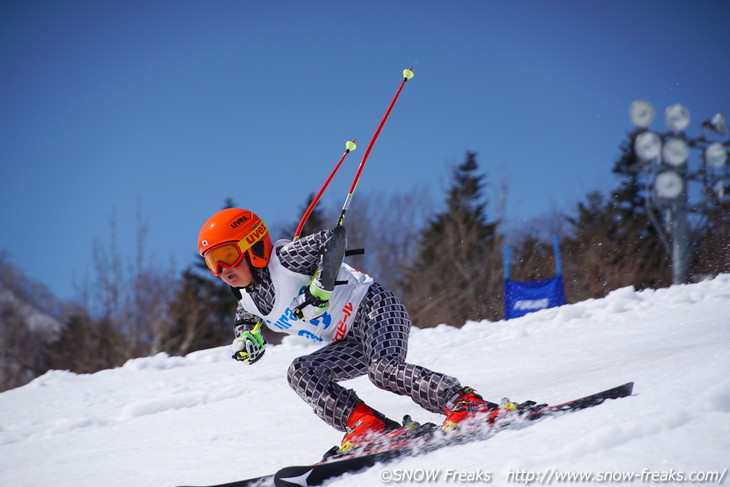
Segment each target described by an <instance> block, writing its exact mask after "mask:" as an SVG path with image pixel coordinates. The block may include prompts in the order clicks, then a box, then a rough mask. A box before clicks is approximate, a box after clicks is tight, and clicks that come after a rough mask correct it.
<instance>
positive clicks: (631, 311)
mask: <svg viewBox="0 0 730 487" xmlns="http://www.w3.org/2000/svg"><path fill="white" fill-rule="evenodd" d="M313 350H315V346H314V345H311V344H309V343H307V342H304V341H302V340H300V339H297V338H294V337H287V338H286V339H285V340H284V342H283V343H282V344H281V345H278V346H272V347H269V349H268V350H267V352H266V355H265V356H264V357H263V359H262V360H260V361H259V362H258V363H256V364H254V365H250V366H249V365H246V364H242V363H238V362H236V361H234V360H231V358H230V351H229V348H228V346H221V347H219V348H214V349H210V350H204V351H199V352H195V353H191V354H190V355H188V356H186V357H168V356H166V355H164V354H160V355H157V356H154V357H149V358H141V359H135V360H130V361H129V362H127V363H126V364H125V365H124V366H122V367H119V368H117V369H113V370H104V371H101V372H98V373H95V374H90V375H78V374H73V373H71V372H67V371H50V372H48V373H46V374H45V375H43V376H41V377H39V378H37V379H35V380H33V381H32V382H31V383H29V384H28V385H26V386H23V387H20V388H17V389H14V390H10V391H6V392H4V393H2V394H0V485H2V486H12V487H23V486H27V487H37V486H53V487H63V486H73V487H98V486H106V487H113V486H134V487H148V486H149V487H167V486H169V487H173V486H175V485H196V484H198V485H206V484H213V483H219V482H227V481H233V480H239V479H243V478H248V477H253V476H258V475H263V474H267V473H273V472H274V471H276V470H277V469H278V468H280V467H283V466H286V465H289V464H303V463H310V462H314V461H316V460H318V459H319V458H320V456H321V454H322V453H323V452H324V451H326V450H327V449H328V448H329V447H330V446H332V445H333V444H336V443H339V441H340V439H341V433H339V432H336V431H334V430H332V429H331V428H330V427H328V426H326V425H325V424H324V423H323V422H321V421H320V420H319V419H318V418H317V417H316V416H315V415H314V414H313V413H312V412H311V410H310V409H309V407H308V406H307V405H305V404H304V402H303V401H301V400H300V399H299V398H298V397H297V396H296V395H295V394H294V392H293V391H292V390H291V389H290V388H289V386H288V385H287V382H286V377H285V374H286V369H287V367H288V364H289V363H290V362H291V360H292V359H293V358H295V357H297V356H299V355H302V354H306V353H309V352H311V351H313ZM408 358H409V361H411V362H414V363H418V364H421V365H424V366H426V367H429V368H431V369H434V370H437V371H441V372H445V373H449V374H452V375H455V376H457V377H458V378H460V380H461V381H462V383H463V384H465V385H470V386H472V387H475V388H476V389H477V390H478V391H479V392H480V393H482V395H484V396H485V398H487V399H490V400H493V401H499V400H500V399H501V398H502V397H504V396H508V397H509V398H511V399H512V400H515V401H523V400H527V399H534V400H536V401H541V402H551V403H555V402H562V401H564V400H568V399H572V398H575V397H579V396H582V395H585V394H589V393H593V392H597V391H599V390H603V389H606V388H609V387H612V386H616V385H619V384H623V383H625V382H629V381H635V383H636V385H635V388H634V395H632V396H631V397H627V398H623V399H617V400H613V401H607V402H606V403H604V404H603V405H601V406H599V407H596V408H592V409H587V410H583V411H579V412H575V413H572V414H566V415H562V416H559V417H555V418H547V419H545V420H543V421H539V422H537V423H534V424H532V425H530V426H529V427H526V428H523V429H519V430H505V431H502V432H499V433H498V434H497V435H495V436H493V437H492V438H490V439H488V440H486V441H482V442H478V443H472V444H466V445H461V446H453V447H448V448H444V449H441V450H438V451H435V452H432V453H429V454H427V455H423V456H418V457H410V458H405V459H401V460H398V461H395V462H392V463H389V464H387V465H383V466H376V467H373V468H371V469H369V470H366V471H363V472H360V473H357V474H348V475H346V476H344V477H341V478H338V479H335V480H332V481H331V482H329V483H328V484H327V485H329V486H347V487H353V486H376V485H384V484H385V483H387V481H389V480H390V481H394V482H397V483H399V484H414V483H420V484H428V485H459V484H471V485H473V484H475V483H487V482H488V483H489V484H491V485H509V484H520V483H528V481H532V482H534V483H539V482H540V481H542V482H543V483H547V481H548V480H549V481H551V482H553V483H557V480H558V476H560V475H566V474H574V475H577V474H583V475H589V476H592V479H591V480H593V481H594V482H595V481H597V480H603V481H604V482H605V483H623V482H626V483H628V482H629V481H628V480H620V478H623V479H626V477H619V476H622V475H623V476H625V475H631V474H635V475H636V477H635V478H634V479H633V483H634V484H639V485H642V484H646V485H648V484H651V483H661V484H663V485H670V484H672V483H680V482H678V480H681V479H684V480H685V481H686V480H688V479H689V476H690V475H693V477H692V478H693V479H695V480H704V481H705V482H706V483H713V484H717V483H718V480H717V478H716V477H713V476H712V473H713V472H718V473H719V474H720V475H722V478H721V479H720V482H724V481H726V477H727V476H728V474H727V468H728V467H729V466H730V275H722V276H719V277H716V278H715V279H713V280H709V281H704V282H701V283H697V284H691V285H683V286H673V287H671V288H667V289H660V290H645V291H641V292H636V291H634V290H633V289H631V288H624V289H619V290H616V291H614V292H612V293H611V294H610V295H609V296H608V297H606V298H605V299H597V300H589V301H585V302H582V303H578V304H573V305H567V306H563V307H560V308H554V309H548V310H543V311H540V312H537V313H533V314H530V315H527V316H525V317H523V318H519V319H515V320H510V321H502V322H497V323H492V322H486V321H485V322H478V323H477V322H470V323H467V324H466V325H465V326H464V327H463V328H460V329H459V328H455V327H452V326H447V325H442V326H439V327H437V328H432V329H423V330H422V329H414V330H413V333H412V338H411V341H410V350H409V357H408ZM347 385H348V386H351V387H353V388H355V389H356V390H357V391H358V392H359V394H360V396H361V397H362V398H363V399H365V400H366V401H367V402H368V403H369V404H371V405H373V406H374V407H376V408H378V409H380V410H381V411H382V412H384V413H386V414H388V415H389V416H391V417H393V418H396V419H399V418H400V417H402V415H403V414H405V413H409V414H412V415H413V416H414V417H415V418H416V419H418V420H422V421H434V422H440V421H441V420H442V418H441V417H440V416H439V415H435V414H432V413H428V412H426V411H423V410H420V409H419V408H418V407H417V406H416V405H415V404H413V403H411V401H410V400H409V399H407V398H404V397H400V396H396V395H393V394H390V393H386V392H384V391H380V390H378V389H376V388H375V387H374V386H373V385H372V384H370V383H369V382H368V380H367V378H359V379H356V380H353V381H349V382H348V383H347ZM723 472H724V473H723ZM680 474H681V475H682V477H681V478H680V477H679V475H680ZM427 476H428V478H427ZM587 482H588V480H586V479H585V478H584V479H583V481H581V482H579V483H587Z"/></svg>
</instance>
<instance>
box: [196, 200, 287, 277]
mask: <svg viewBox="0 0 730 487" xmlns="http://www.w3.org/2000/svg"><path fill="white" fill-rule="evenodd" d="M273 247H274V246H273V245H272V243H271V237H270V236H269V231H268V229H267V228H266V225H264V222H263V221H262V220H261V218H259V217H258V216H257V215H256V214H255V213H254V212H252V211H248V210H242V209H239V208H227V209H225V210H221V211H219V212H218V213H216V214H215V215H213V216H212V217H210V218H209V219H208V221H207V222H205V224H204V225H203V228H201V229H200V234H199V235H198V252H200V255H201V256H203V258H204V259H205V263H206V264H207V265H208V267H209V268H210V271H211V272H212V273H213V275H215V276H217V275H219V274H220V268H221V266H222V267H236V266H237V265H238V264H240V263H241V260H243V258H244V257H247V258H248V262H249V263H250V264H251V265H252V266H253V267H256V268H259V269H260V268H262V267H266V264H268V262H269V257H271V251H272V249H273Z"/></svg>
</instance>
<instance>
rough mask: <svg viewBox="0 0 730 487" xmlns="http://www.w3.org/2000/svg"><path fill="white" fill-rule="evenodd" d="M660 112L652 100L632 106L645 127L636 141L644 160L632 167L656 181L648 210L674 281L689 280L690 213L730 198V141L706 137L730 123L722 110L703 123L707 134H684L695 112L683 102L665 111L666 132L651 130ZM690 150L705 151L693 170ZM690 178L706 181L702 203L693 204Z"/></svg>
mask: <svg viewBox="0 0 730 487" xmlns="http://www.w3.org/2000/svg"><path fill="white" fill-rule="evenodd" d="M655 116H656V112H655V111H654V107H653V106H652V104H651V103H649V102H648V101H644V100H636V101H634V102H633V103H631V106H630V107H629V119H630V120H631V122H632V123H633V124H634V125H636V126H637V127H639V129H643V131H642V132H641V133H639V134H638V135H637V136H636V138H635V139H634V152H635V153H636V155H637V156H638V158H639V161H640V162H639V163H638V164H636V165H635V166H634V167H633V168H632V169H633V170H635V171H637V172H643V173H645V174H646V175H647V176H648V177H649V179H650V180H651V181H652V183H651V185H652V186H651V187H652V190H651V191H649V192H648V198H646V201H647V205H648V206H650V208H648V210H649V211H648V212H647V213H648V214H649V216H650V218H652V223H653V224H654V226H655V227H656V228H657V231H658V232H659V236H660V237H661V239H662V242H664V243H665V245H666V246H667V247H668V250H669V251H670V253H671V255H672V283H674V284H684V283H687V282H688V278H689V255H690V248H691V237H690V226H689V214H690V212H692V211H706V210H707V208H708V206H709V204H711V203H712V200H713V199H714V200H715V203H720V204H721V203H722V202H723V201H724V200H725V198H726V195H725V186H726V185H727V184H730V166H728V164H727V159H728V152H727V147H728V146H730V139H728V140H726V141H724V142H713V141H711V140H709V139H708V137H707V135H710V134H716V135H719V136H723V135H724V134H725V131H726V130H727V121H726V118H725V114H724V113H722V112H720V113H717V114H716V115H714V116H713V117H712V118H710V119H709V120H706V121H704V122H703V123H702V129H703V132H705V133H704V134H703V135H701V136H699V137H694V138H692V137H688V136H687V135H686V134H685V133H684V130H685V129H686V128H687V127H688V126H689V121H690V112H689V110H688V109H687V108H686V107H685V106H684V105H680V104H674V105H670V106H668V107H667V108H666V110H665V111H664V123H665V125H666V127H667V129H668V131H667V132H663V133H660V132H652V131H651V130H649V128H648V127H649V125H651V123H652V121H653V120H654V117H655ZM690 149H698V150H700V151H701V152H702V156H701V157H700V166H699V168H697V169H694V170H693V169H692V168H690V165H689V158H690V157H689V156H690ZM690 181H696V182H700V183H702V185H703V186H702V192H701V198H702V200H701V201H700V202H699V204H697V205H691V204H690V188H689V187H688V183H689V182H690ZM652 208H654V209H656V210H658V211H660V212H663V213H664V215H665V220H666V223H667V226H668V231H669V235H670V238H671V243H670V242H669V240H668V239H667V237H666V235H665V230H664V229H663V228H662V226H661V225H660V224H659V222H657V221H656V219H655V218H654V213H653V212H652V211H651V210H652Z"/></svg>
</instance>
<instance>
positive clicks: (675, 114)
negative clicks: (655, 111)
mask: <svg viewBox="0 0 730 487" xmlns="http://www.w3.org/2000/svg"><path fill="white" fill-rule="evenodd" d="M664 124H665V125H666V126H667V128H668V129H669V130H671V131H672V132H681V131H682V130H684V129H686V128H687V126H688V125H689V109H688V108H687V107H686V106H684V105H682V104H681V103H675V104H674V105H669V106H668V107H667V109H666V110H664Z"/></svg>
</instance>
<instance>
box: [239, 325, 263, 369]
mask: <svg viewBox="0 0 730 487" xmlns="http://www.w3.org/2000/svg"><path fill="white" fill-rule="evenodd" d="M231 349H232V350H233V358H234V359H236V360H238V361H240V362H248V363H249V364H252V363H254V362H256V361H257V360H258V359H260V358H261V357H262V356H263V354H264V352H265V351H266V340H264V337H263V336H262V335H261V322H260V321H259V322H258V323H256V326H254V327H253V329H252V330H250V331H244V332H243V333H241V334H240V335H239V336H237V337H236V339H235V340H233V343H232V344H231Z"/></svg>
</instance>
